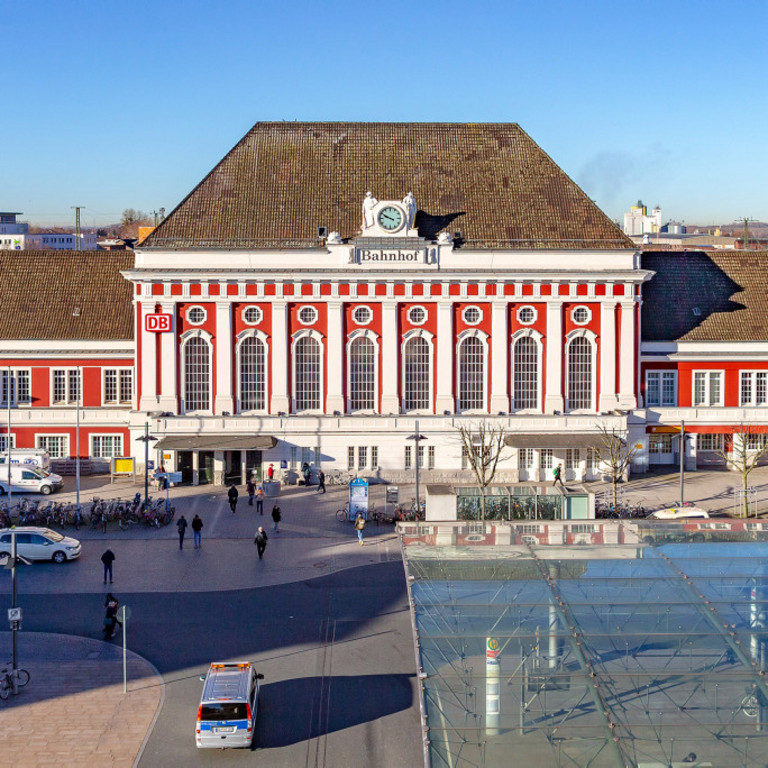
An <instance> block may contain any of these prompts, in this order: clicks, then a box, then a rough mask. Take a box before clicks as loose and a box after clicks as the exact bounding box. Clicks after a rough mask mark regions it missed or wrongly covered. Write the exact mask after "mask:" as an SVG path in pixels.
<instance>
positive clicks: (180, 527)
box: [176, 515, 187, 549]
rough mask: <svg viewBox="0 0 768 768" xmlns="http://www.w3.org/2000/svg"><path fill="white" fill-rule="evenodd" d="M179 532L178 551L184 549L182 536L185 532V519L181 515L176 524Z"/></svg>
mask: <svg viewBox="0 0 768 768" xmlns="http://www.w3.org/2000/svg"><path fill="white" fill-rule="evenodd" d="M176 528H177V529H178V531H179V549H184V534H185V533H186V532H187V518H186V517H184V515H182V516H181V517H180V518H179V519H178V521H177V522H176Z"/></svg>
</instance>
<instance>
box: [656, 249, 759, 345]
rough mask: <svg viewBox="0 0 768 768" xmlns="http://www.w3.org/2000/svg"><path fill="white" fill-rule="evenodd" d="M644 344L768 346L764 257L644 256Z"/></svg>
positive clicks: (747, 254)
mask: <svg viewBox="0 0 768 768" xmlns="http://www.w3.org/2000/svg"><path fill="white" fill-rule="evenodd" d="M642 266H643V269H650V270H653V271H654V272H655V273H656V275H655V276H654V277H653V278H652V279H651V281H650V282H649V283H646V284H645V286H644V287H643V322H642V337H643V340H644V341H765V340H768V311H766V305H767V303H768V251H696V252H694V251H687V252H686V251H684V252H664V253H653V252H644V253H643V254H642Z"/></svg>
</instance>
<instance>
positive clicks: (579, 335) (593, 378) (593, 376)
mask: <svg viewBox="0 0 768 768" xmlns="http://www.w3.org/2000/svg"><path fill="white" fill-rule="evenodd" d="M576 339H586V340H587V341H588V342H589V344H590V346H591V347H592V366H591V368H592V370H591V371H590V403H589V406H588V407H587V408H571V406H570V401H571V397H570V364H569V361H570V353H571V345H572V344H573V342H574V341H576ZM564 351H565V356H564V362H565V366H564V368H565V402H566V406H567V410H568V412H569V413H574V412H576V413H594V411H595V403H596V402H597V339H596V336H595V334H594V333H592V331H588V330H586V329H583V328H581V329H579V330H578V331H571V332H570V333H569V334H568V335H567V336H566V342H565V350H564Z"/></svg>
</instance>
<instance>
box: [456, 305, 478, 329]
mask: <svg viewBox="0 0 768 768" xmlns="http://www.w3.org/2000/svg"><path fill="white" fill-rule="evenodd" d="M461 316H462V318H463V319H464V322H465V323H466V324H467V325H477V324H478V323H479V322H480V321H481V320H482V319H483V310H482V309H480V307H474V306H472V307H466V308H465V309H464V311H463V312H462V313H461Z"/></svg>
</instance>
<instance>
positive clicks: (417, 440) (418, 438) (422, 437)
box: [405, 419, 427, 515]
mask: <svg viewBox="0 0 768 768" xmlns="http://www.w3.org/2000/svg"><path fill="white" fill-rule="evenodd" d="M414 427H415V430H416V431H415V432H414V433H413V434H412V435H408V437H406V438H405V439H406V440H413V441H414V443H415V445H416V456H415V457H414V458H415V461H414V463H415V464H416V514H417V515H418V514H419V512H420V511H421V507H420V505H419V458H420V457H419V443H420V442H421V441H422V440H426V439H427V438H426V436H425V435H422V434H420V433H419V421H418V419H417V420H416V421H415V422H414Z"/></svg>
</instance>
